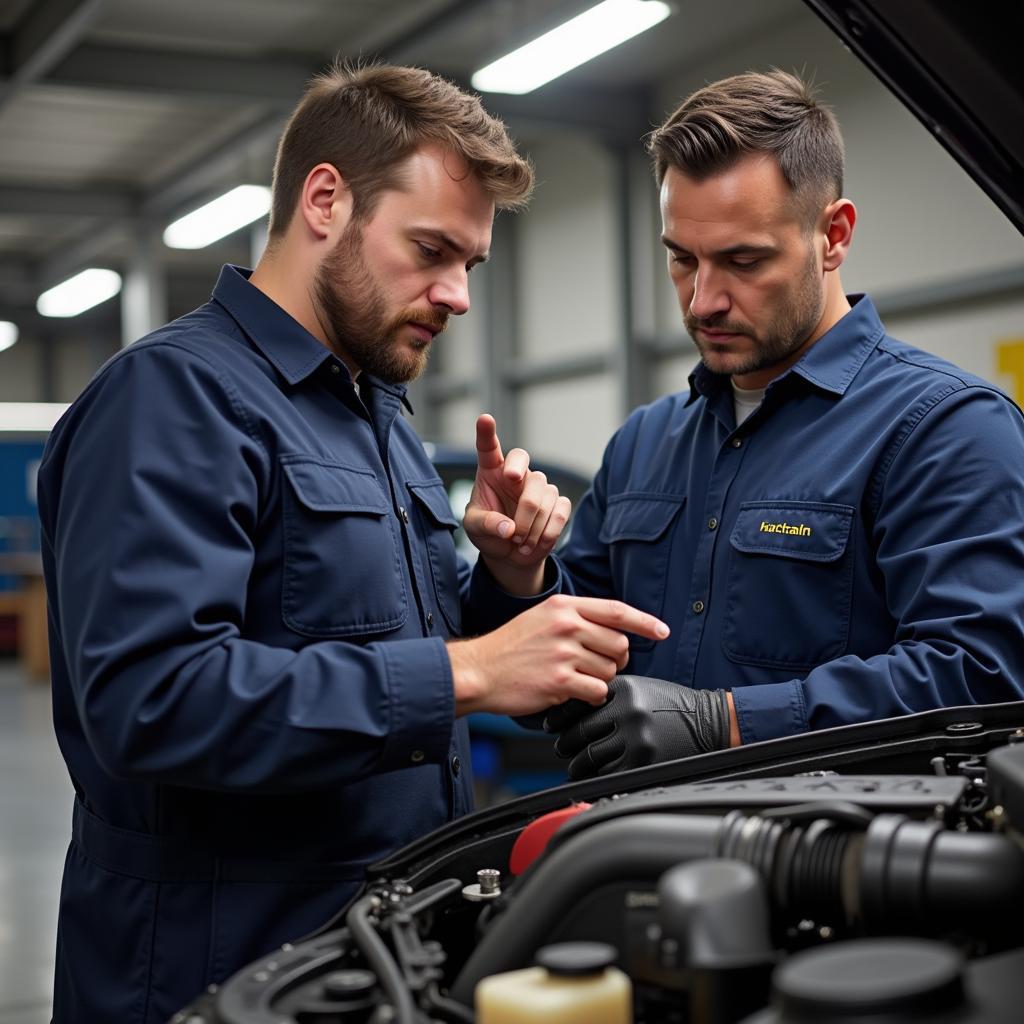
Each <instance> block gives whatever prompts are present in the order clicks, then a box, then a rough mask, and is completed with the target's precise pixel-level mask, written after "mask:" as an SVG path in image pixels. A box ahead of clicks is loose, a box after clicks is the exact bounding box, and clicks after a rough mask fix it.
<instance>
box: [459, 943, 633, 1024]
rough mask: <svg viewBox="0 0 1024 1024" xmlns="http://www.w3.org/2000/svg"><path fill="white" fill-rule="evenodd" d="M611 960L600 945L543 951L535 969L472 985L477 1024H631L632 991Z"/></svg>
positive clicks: (613, 955)
mask: <svg viewBox="0 0 1024 1024" xmlns="http://www.w3.org/2000/svg"><path fill="white" fill-rule="evenodd" d="M617 958H618V954H617V953H616V951H615V949H614V947H612V946H608V945H605V944H604V943H601V942H564V943H560V944H558V945H555V946H545V947H544V948H543V949H541V950H539V951H538V953H537V963H538V965H539V966H537V967H528V968H526V969H525V970H521V971H509V972H508V973H506V974H494V975H491V977H489V978H484V979H483V981H481V982H480V983H479V984H478V985H477V987H476V993H475V1002H476V1019H477V1024H632V1021H633V991H632V985H631V984H630V980H629V977H628V976H627V975H626V974H623V972H622V971H620V970H619V969H618V968H617V967H615V966H613V965H614V963H615V961H616V959H617Z"/></svg>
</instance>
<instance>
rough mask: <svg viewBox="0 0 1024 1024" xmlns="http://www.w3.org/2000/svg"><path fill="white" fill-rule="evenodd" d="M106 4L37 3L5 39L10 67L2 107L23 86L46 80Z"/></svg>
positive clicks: (84, 0) (0, 93) (0, 84)
mask: <svg viewBox="0 0 1024 1024" xmlns="http://www.w3.org/2000/svg"><path fill="white" fill-rule="evenodd" d="M104 3H105V0H36V2H35V3H33V4H31V5H30V6H29V8H28V13H27V14H26V15H25V17H24V18H22V20H21V22H20V23H19V24H18V25H17V26H16V27H15V29H14V31H13V32H11V33H9V34H8V35H7V36H6V37H5V39H4V42H5V44H6V45H5V47H4V48H5V49H6V52H7V55H8V61H9V66H8V67H7V68H6V69H5V78H4V79H0V106H3V104H4V103H5V102H7V100H8V99H9V98H10V97H11V96H12V95H13V94H14V92H15V91H16V90H17V89H18V88H20V87H21V86H23V85H25V84H27V83H29V82H35V81H38V80H39V79H41V78H43V77H44V76H45V75H46V74H47V73H48V72H49V71H50V69H51V68H52V67H53V66H54V65H55V64H57V63H58V62H59V61H60V60H61V58H63V57H65V56H66V55H67V54H68V53H69V52H71V51H72V50H73V49H74V48H75V47H76V46H77V45H78V43H79V42H80V41H81V40H82V38H83V37H84V36H85V33H86V32H87V31H88V29H89V28H90V26H91V25H92V24H93V22H94V21H95V20H96V17H97V15H98V14H99V13H100V11H101V10H102V8H103V4H104Z"/></svg>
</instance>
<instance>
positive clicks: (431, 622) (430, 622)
mask: <svg viewBox="0 0 1024 1024" xmlns="http://www.w3.org/2000/svg"><path fill="white" fill-rule="evenodd" d="M427 625H428V626H433V625H434V613H433V612H427Z"/></svg>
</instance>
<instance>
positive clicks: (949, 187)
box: [655, 17, 1024, 328]
mask: <svg viewBox="0 0 1024 1024" xmlns="http://www.w3.org/2000/svg"><path fill="white" fill-rule="evenodd" d="M773 65H776V66H779V67H782V68H786V69H789V68H797V69H804V71H805V72H806V73H807V74H809V75H812V76H813V77H814V78H815V79H816V80H817V81H818V82H819V83H820V84H821V95H822V98H823V99H824V100H825V101H826V102H827V103H829V104H830V105H831V106H832V108H833V109H834V111H835V113H836V115H837V116H838V118H839V122H840V125H841V127H842V130H843V135H844V138H845V142H846V187H845V192H846V194H847V195H848V196H849V197H850V198H851V199H853V201H854V202H855V204H856V205H857V207H858V211H859V215H860V217H859V221H858V225H857V228H856V233H855V237H854V244H853V248H852V250H851V254H850V257H849V259H848V260H847V262H846V265H845V266H844V268H843V271H842V279H843V284H844V286H845V287H846V289H847V291H851V292H852V291H873V292H878V293H881V292H883V291H884V292H893V291H899V290H900V289H906V288H911V287H919V286H922V285H927V284H931V283H941V282H943V281H947V280H954V279H957V278H959V277H962V276H964V275H973V274H978V273H980V272H984V271H986V270H998V269H1002V268H1005V267H1008V266H1015V265H1020V264H1024V239H1022V238H1021V236H1020V235H1019V234H1018V233H1017V232H1016V231H1015V230H1014V229H1013V228H1012V227H1011V226H1010V224H1009V222H1008V221H1007V220H1006V218H1005V217H1004V216H1003V214H1002V213H1001V212H1000V211H999V209H998V208H997V207H996V206H995V204H993V203H992V202H991V200H989V199H988V197H987V196H985V195H984V193H983V192H982V191H981V189H980V188H978V186H977V185H976V184H975V183H974V182H973V181H972V180H971V178H970V177H969V176H968V175H967V173H966V172H965V171H963V170H962V169H961V168H960V166H959V165H958V164H957V163H956V162H955V161H954V160H953V158H952V157H951V156H949V155H948V154H947V153H946V151H945V150H944V149H943V148H942V147H941V146H940V145H939V143H938V142H936V141H935V139H934V138H932V136H931V135H930V133H929V132H928V131H927V130H926V129H925V128H924V127H923V126H922V125H921V124H920V123H919V122H918V121H917V120H916V119H915V118H914V117H913V116H912V115H911V114H909V113H908V112H907V111H906V109H905V108H904V107H903V106H902V104H901V103H900V102H899V101H898V100H896V99H895V98H894V97H893V96H892V95H891V94H890V93H889V92H888V90H887V89H886V88H885V87H884V86H883V85H881V83H879V82H878V81H877V80H876V79H875V78H874V76H873V75H872V74H871V73H870V72H869V71H868V70H867V69H866V68H865V67H864V66H863V65H862V64H861V63H860V62H859V61H858V60H857V58H855V57H854V56H853V55H851V54H850V53H848V52H847V51H846V50H844V49H843V47H842V46H841V44H840V43H839V42H838V41H837V39H836V38H835V36H833V35H832V34H831V32H830V31H829V30H828V29H827V28H826V27H825V26H824V25H822V24H820V23H819V22H818V21H817V20H816V19H814V18H812V17H807V18H802V19H800V20H799V21H795V22H793V23H791V24H790V25H789V26H788V27H786V28H784V29H783V30H781V31H779V32H776V33H773V34H770V35H767V36H764V37H762V38H760V39H758V40H757V41H755V42H752V43H751V44H750V45H749V46H747V47H745V48H742V49H739V50H733V51H732V52H730V53H728V54H723V55H721V56H718V57H716V58H715V59H714V60H713V61H709V62H708V63H707V64H706V65H702V66H699V67H693V68H689V69H687V72H686V74H685V75H681V76H680V77H679V78H677V79H675V80H673V81H669V82H666V83H664V86H663V88H662V89H660V90H659V94H658V102H659V109H658V110H657V111H656V115H655V116H657V117H659V118H660V117H661V116H662V115H663V114H667V113H668V112H669V111H670V110H672V109H674V107H675V106H676V105H677V104H678V102H679V101H681V100H682V99H683V98H684V97H685V96H686V95H688V94H689V93H690V92H691V91H692V90H693V89H695V88H698V87H699V86H701V85H702V84H704V83H705V82H708V81H713V80H715V79H717V78H720V77H724V76H726V75H730V74H735V73H737V72H741V71H746V70H748V69H751V68H754V69H761V70H767V69H768V68H770V67H771V66H773ZM660 287H661V295H660V299H659V323H660V325H661V326H662V328H665V327H673V326H675V325H678V323H679V313H678V308H677V306H676V302H675V296H674V293H673V292H672V290H671V288H670V287H669V286H668V281H667V276H666V277H663V278H662V280H661V286H660Z"/></svg>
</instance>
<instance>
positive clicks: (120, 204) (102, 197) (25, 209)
mask: <svg viewBox="0 0 1024 1024" xmlns="http://www.w3.org/2000/svg"><path fill="white" fill-rule="evenodd" d="M138 205H139V197H138V196H137V195H136V194H135V193H134V192H132V191H130V190H128V189H100V188H86V189H81V188H59V187H51V186H46V185H25V184H0V216H3V215H5V214H7V215H13V216H31V217H45V216H53V217H103V218H114V217H127V216H130V215H131V214H132V213H134V212H135V211H136V210H137V209H138Z"/></svg>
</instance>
